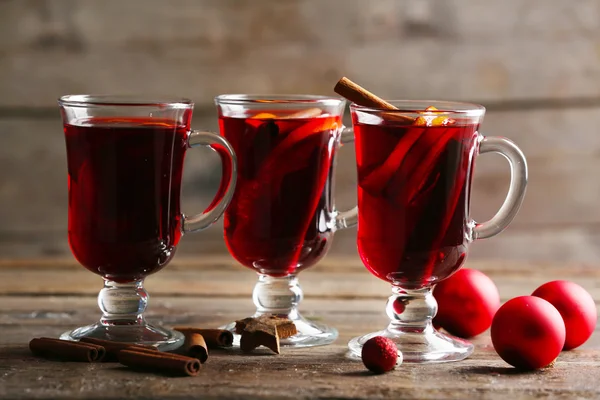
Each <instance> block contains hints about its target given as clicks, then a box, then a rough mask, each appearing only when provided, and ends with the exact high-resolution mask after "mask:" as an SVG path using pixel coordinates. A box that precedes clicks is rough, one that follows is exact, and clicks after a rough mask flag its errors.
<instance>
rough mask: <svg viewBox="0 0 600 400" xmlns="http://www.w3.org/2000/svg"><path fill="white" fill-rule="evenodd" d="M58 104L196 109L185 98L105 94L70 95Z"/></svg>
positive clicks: (59, 100) (62, 98)
mask: <svg viewBox="0 0 600 400" xmlns="http://www.w3.org/2000/svg"><path fill="white" fill-rule="evenodd" d="M58 104H59V105H60V106H68V107H169V108H192V107H194V102H193V101H192V100H190V99H187V98H184V97H170V96H160V97H158V96H157V97H156V98H153V97H150V96H142V95H104V94H100V95H92V94H68V95H65V96H61V97H60V98H59V99H58Z"/></svg>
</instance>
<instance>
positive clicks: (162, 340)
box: [60, 322, 184, 351]
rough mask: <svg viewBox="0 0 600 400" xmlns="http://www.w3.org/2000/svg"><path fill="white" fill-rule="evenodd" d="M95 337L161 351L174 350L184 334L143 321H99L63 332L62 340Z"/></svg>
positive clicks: (181, 342) (180, 343) (181, 341)
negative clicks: (135, 322)
mask: <svg viewBox="0 0 600 400" xmlns="http://www.w3.org/2000/svg"><path fill="white" fill-rule="evenodd" d="M84 337H89V338H95V339H103V340H111V341H114V342H126V343H131V344H143V345H149V346H155V347H156V348H158V349H159V350H161V351H169V350H174V349H176V348H178V347H179V346H181V345H182V344H183V340H184V337H183V334H182V333H181V332H177V331H172V330H169V329H165V328H162V327H158V326H154V325H150V324H147V323H143V324H140V325H103V324H101V323H99V322H97V323H95V324H92V325H88V326H82V327H80V328H77V329H74V330H72V331H68V332H65V333H63V334H62V335H61V336H60V338H61V339H62V340H73V341H78V340H79V339H81V338H84Z"/></svg>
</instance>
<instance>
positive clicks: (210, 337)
mask: <svg viewBox="0 0 600 400" xmlns="http://www.w3.org/2000/svg"><path fill="white" fill-rule="evenodd" d="M173 329H175V330H176V331H179V332H181V333H183V334H184V336H186V337H187V335H190V334H193V333H197V334H200V335H202V337H203V338H204V341H205V342H206V345H207V346H208V348H209V349H212V348H217V347H231V346H233V334H232V333H231V332H230V331H228V330H226V329H202V328H193V327H189V326H176V327H175V328H173Z"/></svg>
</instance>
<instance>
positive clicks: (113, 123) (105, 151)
mask: <svg viewBox="0 0 600 400" xmlns="http://www.w3.org/2000/svg"><path fill="white" fill-rule="evenodd" d="M64 130H65V139H66V144H67V156H68V171H69V244H70V246H71V250H72V252H73V254H74V255H75V257H76V258H77V260H78V261H79V262H80V263H81V264H82V265H83V266H84V267H86V268H87V269H89V270H90V271H92V272H95V273H97V274H99V275H101V276H103V277H104V278H106V279H110V280H112V281H115V282H131V281H135V280H138V279H141V278H143V277H145V276H146V275H149V274H151V273H154V272H156V271H158V270H159V269H161V268H162V267H163V266H165V265H166V264H167V263H168V262H169V261H170V260H171V258H172V257H173V255H174V254H175V246H176V245H177V243H178V242H179V238H180V237H181V212H180V209H179V203H180V199H179V196H180V192H181V175H182V169H183V159H184V155H185V151H186V148H187V136H188V129H187V128H186V127H185V126H184V125H176V124H175V123H174V122H173V121H161V120H156V119H150V118H118V119H117V118H91V119H87V120H83V121H79V122H78V123H77V125H71V124H65V126H64Z"/></svg>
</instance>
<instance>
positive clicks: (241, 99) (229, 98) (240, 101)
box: [215, 94, 346, 106]
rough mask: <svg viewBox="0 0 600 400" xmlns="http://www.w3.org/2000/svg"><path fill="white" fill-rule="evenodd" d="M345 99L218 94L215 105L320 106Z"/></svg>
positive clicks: (309, 96)
mask: <svg viewBox="0 0 600 400" xmlns="http://www.w3.org/2000/svg"><path fill="white" fill-rule="evenodd" d="M345 101H346V99H344V98H342V97H334V96H324V95H316V94H220V95H218V96H216V97H215V103H216V104H217V105H221V104H224V105H248V104H260V105H267V104H273V105H277V104H279V105H289V104H301V105H307V104H319V105H322V106H339V105H340V104H343V103H344V102H345Z"/></svg>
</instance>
